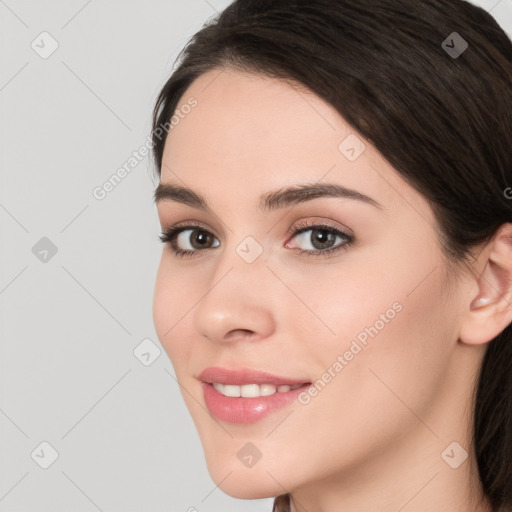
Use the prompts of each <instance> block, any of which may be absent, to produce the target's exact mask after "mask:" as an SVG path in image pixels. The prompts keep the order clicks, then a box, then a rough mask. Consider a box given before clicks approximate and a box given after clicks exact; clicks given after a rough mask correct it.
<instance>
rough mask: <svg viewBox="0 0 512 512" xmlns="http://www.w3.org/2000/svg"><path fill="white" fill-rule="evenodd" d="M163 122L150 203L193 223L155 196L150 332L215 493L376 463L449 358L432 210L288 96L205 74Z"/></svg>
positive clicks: (371, 155) (272, 87) (421, 412)
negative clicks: (168, 123)
mask: <svg viewBox="0 0 512 512" xmlns="http://www.w3.org/2000/svg"><path fill="white" fill-rule="evenodd" d="M348 101H349V100H348ZM187 104H188V105H193V107H191V108H189V107H187V106H186V105H187ZM177 112H179V113H180V115H179V116H178V117H177V118H176V119H179V121H178V122H175V124H173V128H172V129H171V130H170V132H169V135H168V137H167V141H166V144H165V150H164V155H163V165H162V174H161V185H162V186H163V185H169V186H171V185H172V186H174V187H184V188H187V189H191V190H192V191H193V192H194V193H195V194H196V195H198V196H201V198H203V199H204V201H205V202H206V205H203V207H200V206H199V205H198V204H197V201H193V200H192V198H193V196H192V195H191V194H186V193H181V194H180V195H179V196H178V195H176V194H175V193H173V189H172V188H171V187H167V188H163V187H161V188H162V192H161V195H160V197H161V198H160V200H159V201H158V202H157V208H158V215H159V219H160V223H161V226H162V230H163V231H167V230H170V229H171V228H176V227H177V228H179V229H180V231H178V232H177V233H176V232H175V233H174V235H175V236H174V237H173V236H170V238H171V241H167V242H166V243H165V245H164V247H163V251H162V257H161V262H160V267H159V270H158V275H157V282H156V287H155V294H154V308H153V314H154V322H155V327H156V330H157V333H158V336H159V339H160V341H161V343H162V345H163V347H164V348H165V350H166V352H167V354H168V356H169V357H170V359H171V361H172V364H173V366H174V369H175V372H176V377H177V379H178V380H179V382H180V384H181V386H182V388H181V389H182V392H183V397H184V400H185V402H186V404H187V407H188V409H189V411H190V414H191V415H192V418H193V420H194V423H195V425H196V427H197V430H198V432H199V435H200V438H201V442H202V444H203V448H204V452H205V455H206V461H207V465H208V469H209V471H210V474H211V476H212V478H213V479H214V480H215V482H216V483H220V487H221V488H222V489H223V490H224V491H225V492H226V493H228V494H231V495H233V496H236V497H239V498H262V497H270V496H275V495H278V494H281V493H283V492H284V490H283V489H286V490H287V491H291V490H294V489H297V488H300V487H301V486H306V485H307V484H308V483H309V482H314V481H317V482H318V481H321V480H322V479H326V480H327V479H329V478H331V477H333V476H334V475H337V474H339V475H342V474H343V473H344V472H348V471H351V470H354V468H358V467H362V466H364V465H365V464H368V463H369V461H370V460H372V458H376V457H381V458H384V457H385V456H386V453H391V452H392V451H393V450H396V449H397V447H399V446H400V444H401V442H402V441H403V439H404V438H405V436H413V435H415V432H417V431H418V429H424V427H423V426H422V425H421V423H420V422H418V420H417V417H420V418H424V419H425V420H426V419H427V418H430V417H431V415H432V414H434V412H433V411H435V408H436V404H437V401H438V400H439V396H440V393H439V390H440V389H442V386H443V382H444V379H445V378H446V374H447V369H448V365H449V364H450V363H449V361H450V357H449V355H450V353H451V351H452V350H453V347H454V345H455V344H456V340H457V334H456V326H455V325H454V322H453V321H452V320H453V318H454V315H455V308H456V307H457V306H456V304H457V300H453V301H448V302H446V301H445V300H443V297H444V296H445V294H446V293H447V292H448V291H449V289H448V286H449V284H448V283H449V281H448V280H447V278H446V277H447V276H446V272H445V270H446V265H445V263H444V259H443V256H442V253H441V249H440V245H439V242H438V234H437V232H436V228H435V226H436V223H435V220H434V216H433V213H432V210H431V208H430V207H429V205H428V204H427V202H426V200H425V198H424V197H423V196H422V195H421V194H419V193H418V192H416V191H415V190H414V189H413V188H411V187H410V186H409V185H408V184H406V183H405V182H404V181H403V180H402V179H401V178H400V177H399V175H398V173H397V172H396V171H395V170H394V169H393V167H391V166H390V164H389V163H388V162H387V161H386V160H384V158H383V157H382V156H381V155H380V153H378V152H377V151H376V149H375V148H374V147H373V146H372V145H371V144H370V142H369V141H368V140H366V139H364V138H363V136H362V135H360V134H358V133H357V132H356V131H355V130H354V129H353V128H352V127H351V126H350V125H349V124H347V122H346V121H345V120H344V119H343V118H342V117H341V116H340V115H339V114H338V113H337V112H336V111H335V110H334V109H333V108H332V107H331V106H330V105H328V104H327V103H325V102H324V101H323V100H321V99H320V98H319V97H317V96H316V95H314V94H312V93H310V92H306V91H304V90H299V89H297V88H295V87H292V86H291V85H290V84H287V83H284V82H281V81H277V80H275V79H270V78H265V77H263V76H259V75H255V74H242V73H240V72H236V71H233V70H229V71H228V70H223V71H222V72H221V71H220V70H214V71H210V72H208V73H206V74H204V75H202V76H201V77H199V78H198V79H197V80H196V81H195V82H194V83H193V84H192V85H191V86H190V88H189V89H188V90H187V91H186V92H185V94H184V95H183V97H182V99H181V100H180V104H179V105H178V109H177ZM328 186H331V188H328ZM307 187H313V188H312V189H311V190H310V191H309V193H305V192H304V191H306V188H307ZM315 187H316V188H315ZM287 189H291V190H292V192H289V193H288V194H284V195H281V196H277V195H275V194H276V193H284V192H285V191H286V190H287ZM344 189H345V192H346V190H351V191H352V192H351V193H348V192H347V193H345V194H342V193H341V192H340V191H343V190H344ZM293 190H296V191H295V192H293ZM300 191H302V192H300ZM336 191H338V192H336ZM269 194H274V195H273V196H272V197H271V198H270V199H267V200H266V201H265V199H263V198H265V197H266V196H267V195H269ZM175 250H184V251H191V252H190V253H187V254H185V255H182V254H176V252H175ZM450 293H451V295H452V297H453V296H454V293H455V292H454V290H450ZM214 383H215V384H214ZM280 386H284V387H280ZM226 394H227V395H233V396H225V395H226ZM239 394H242V396H236V395H239ZM244 395H245V396H244ZM397 397H398V398H399V399H397ZM404 403H405V404H407V405H408V407H409V408H410V409H411V410H413V411H414V412H415V414H416V415H417V416H415V415H413V414H411V413H410V411H409V410H407V408H405V407H404V405H403V404H404ZM441 449H442V448H441ZM440 451H441V450H439V452H440ZM439 452H436V454H435V456H436V457H438V454H439Z"/></svg>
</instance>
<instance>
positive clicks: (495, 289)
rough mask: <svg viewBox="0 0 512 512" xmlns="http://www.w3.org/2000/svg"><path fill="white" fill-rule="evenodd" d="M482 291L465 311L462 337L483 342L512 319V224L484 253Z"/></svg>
mask: <svg viewBox="0 0 512 512" xmlns="http://www.w3.org/2000/svg"><path fill="white" fill-rule="evenodd" d="M479 259H480V261H479V262H478V265H479V267H480V268H481V265H483V271H482V272H481V274H480V275H479V276H478V277H476V276H475V277H474V279H475V280H476V281H477V285H478V292H477V294H476V295H475V296H473V297H470V299H471V301H470V304H469V306H468V309H467V310H466V312H465V313H464V318H463V320H462V325H461V331H460V334H459V338H460V341H461V342H463V343H466V344H469V345H481V344H484V343H487V342H489V341H491V340H492V339H494V338H495V337H496V336H497V335H498V334H499V333H500V332H502V331H503V330H504V329H505V328H506V327H507V326H508V325H509V324H510V323H511V322H512V224H510V223H507V224H503V225H502V226H501V227H500V228H499V229H498V231H497V232H496V234H495V235H494V237H493V238H492V240H491V241H490V242H489V244H488V247H487V248H486V249H485V250H484V251H482V252H481V253H480V258H479Z"/></svg>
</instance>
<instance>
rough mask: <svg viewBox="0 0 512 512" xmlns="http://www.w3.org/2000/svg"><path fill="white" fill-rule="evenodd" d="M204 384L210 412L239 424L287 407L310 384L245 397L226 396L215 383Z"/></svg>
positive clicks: (216, 416)
mask: <svg viewBox="0 0 512 512" xmlns="http://www.w3.org/2000/svg"><path fill="white" fill-rule="evenodd" d="M202 384H203V393H204V400H205V402H206V407H207V408H208V411H209V412H210V414H211V415H212V416H214V417H215V418H216V419H218V420H220V421H225V422H227V423H239V424H248V423H255V422H256V421H259V420H261V419H263V418H265V417H266V416H268V415H269V414H270V413H272V412H273V411H276V410H277V409H281V408H283V407H286V406H287V405H289V404H291V403H292V402H293V401H294V400H296V399H297V397H298V396H299V395H300V393H302V392H303V391H304V389H306V388H307V387H309V386H310V384H304V385H303V386H301V387H300V388H297V389H293V390H290V391H286V392H284V393H279V392H276V393H274V394H273V395H268V396H257V397H250V398H244V397H231V396H224V395H222V394H221V393H219V392H218V391H217V390H216V389H215V388H214V387H213V384H208V383H206V382H203V383H202Z"/></svg>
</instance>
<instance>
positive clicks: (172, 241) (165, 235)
mask: <svg viewBox="0 0 512 512" xmlns="http://www.w3.org/2000/svg"><path fill="white" fill-rule="evenodd" d="M189 229H192V230H198V231H202V232H204V233H208V234H212V233H210V232H209V231H208V230H207V229H204V228H203V227H202V226H199V225H197V224H188V225H184V226H175V227H172V228H169V229H167V230H165V231H163V232H162V234H161V235H160V236H159V240H160V241H161V242H162V243H168V244H169V245H170V246H171V249H172V251H173V252H174V254H175V255H176V256H179V257H181V258H183V257H195V254H196V253H200V252H202V251H204V250H205V249H202V250H201V249H196V250H194V251H191V250H186V249H180V248H179V247H176V238H177V237H178V235H179V234H180V233H181V232H182V231H187V230H189ZM304 231H327V232H328V233H331V234H334V235H336V236H340V237H341V238H344V239H345V241H344V243H342V244H339V245H336V246H334V247H331V248H330V249H326V250H324V251H322V250H314V251H312V250H307V249H296V250H297V251H298V252H299V254H306V255H307V256H313V257H316V256H325V255H327V254H331V253H334V252H336V251H340V250H346V249H348V248H349V247H350V245H352V244H353V243H354V241H355V239H354V237H353V236H351V235H347V234H346V233H344V232H343V231H340V230H339V229H338V228H335V227H334V226H330V225H328V224H307V223H306V222H302V223H299V224H297V225H295V226H294V228H293V229H291V230H290V231H288V233H286V234H287V235H290V234H292V235H293V237H292V238H294V237H295V236H297V235H300V234H301V233H303V232H304Z"/></svg>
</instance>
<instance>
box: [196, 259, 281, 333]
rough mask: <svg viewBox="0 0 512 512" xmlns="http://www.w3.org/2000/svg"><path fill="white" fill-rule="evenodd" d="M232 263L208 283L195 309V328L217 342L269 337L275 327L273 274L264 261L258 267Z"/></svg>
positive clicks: (237, 262) (238, 262)
mask: <svg viewBox="0 0 512 512" xmlns="http://www.w3.org/2000/svg"><path fill="white" fill-rule="evenodd" d="M235 256H236V257H237V258H238V256H237V255H236V254H235ZM230 262H231V263H233V264H232V265H231V267H230V268H228V269H227V270H226V267H225V266H223V268H224V270H223V272H222V274H220V272H215V278H214V279H212V281H211V282H210V283H207V284H206V285H205V287H206V288H207V289H206V290H205V292H204V293H205V295H204V296H203V298H202V300H201V301H200V302H199V304H198V305H197V307H196V308H195V312H194V323H195V329H196V331H197V332H198V333H200V334H201V335H202V336H204V337H205V338H207V339H209V340H210V341H213V342H217V343H226V342H233V341H235V340H240V339H244V340H251V341H253V340H254V341H255V340H258V339H263V338H266V337H268V336H270V335H271V334H272V332H273V331H274V330H275V318H274V314H273V312H272V310H273V308H272V306H271V301H269V296H271V292H270V289H269V287H270V286H271V285H272V277H273V275H272V273H271V272H270V271H269V270H268V269H267V268H266V266H265V264H264V263H263V262H261V264H260V265H258V266H256V265H255V264H254V263H252V264H248V263H246V262H245V261H243V260H240V261H236V260H230ZM217 270H220V268H218V269H217ZM219 274H220V275H219ZM273 285H274V286H275V281H274V283H273Z"/></svg>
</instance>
